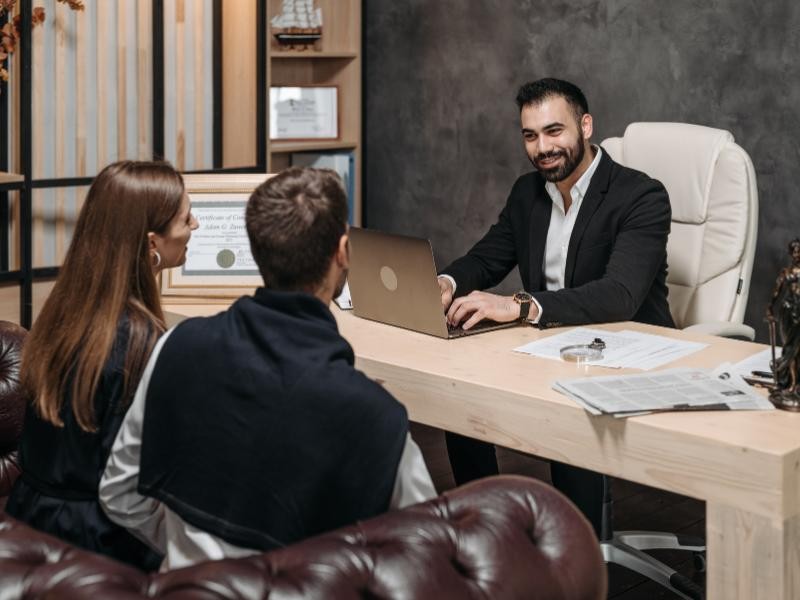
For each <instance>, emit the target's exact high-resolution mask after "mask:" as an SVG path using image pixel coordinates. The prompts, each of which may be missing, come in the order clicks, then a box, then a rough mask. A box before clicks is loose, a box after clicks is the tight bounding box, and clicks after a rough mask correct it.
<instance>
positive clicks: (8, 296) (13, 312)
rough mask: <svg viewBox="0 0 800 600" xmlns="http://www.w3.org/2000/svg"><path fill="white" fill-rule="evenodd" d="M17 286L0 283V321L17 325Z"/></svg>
mask: <svg viewBox="0 0 800 600" xmlns="http://www.w3.org/2000/svg"><path fill="white" fill-rule="evenodd" d="M19 314H20V311H19V286H18V285H0V321H11V322H12V323H16V324H17V325H19Z"/></svg>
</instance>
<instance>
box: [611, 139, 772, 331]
mask: <svg viewBox="0 0 800 600" xmlns="http://www.w3.org/2000/svg"><path fill="white" fill-rule="evenodd" d="M602 145H603V148H605V149H606V150H607V151H608V153H609V154H610V155H611V157H612V158H613V159H614V160H616V161H617V162H619V163H621V164H623V165H625V166H628V167H632V168H634V169H638V170H640V171H644V172H645V173H647V174H648V175H650V176H651V177H654V178H656V179H658V180H659V181H661V183H663V184H664V187H666V188H667V192H668V193H669V199H670V204H671V206H672V232H671V233H670V236H669V242H668V244H667V262H668V264H669V273H668V276H667V284H668V285H669V306H670V310H671V312H672V317H673V319H674V320H675V323H676V325H678V327H687V326H695V328H697V327H696V325H697V324H706V323H708V324H711V323H714V324H716V325H714V327H715V328H710V329H708V328H705V329H703V331H704V332H705V333H714V334H717V335H726V334H729V333H732V334H733V335H739V336H746V337H749V338H750V339H753V333H754V332H753V330H752V328H749V327H746V326H741V325H740V327H738V328H735V327H734V328H732V327H731V326H730V325H728V327H727V328H725V327H723V326H721V325H719V324H720V323H728V324H741V323H742V321H743V319H744V311H745V308H746V305H747V297H748V294H749V291H750V275H751V273H752V270H753V260H754V256H755V244H756V234H757V224H758V191H757V189H756V176H755V170H754V169H753V164H752V162H751V161H750V157H749V156H748V155H747V153H746V152H745V151H744V150H742V148H741V147H739V146H738V145H736V143H734V140H733V136H732V135H731V134H730V132H728V131H724V130H722V129H713V128H711V127H703V126H700V125H689V124H686V123H631V124H630V125H628V127H627V128H626V129H625V134H624V135H623V137H621V138H609V139H606V140H604V141H603V143H602ZM740 282H741V283H740ZM721 327H722V328H721Z"/></svg>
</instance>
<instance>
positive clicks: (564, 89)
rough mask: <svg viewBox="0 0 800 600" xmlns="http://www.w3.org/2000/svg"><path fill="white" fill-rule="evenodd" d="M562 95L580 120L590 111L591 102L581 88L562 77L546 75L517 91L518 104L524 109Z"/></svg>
mask: <svg viewBox="0 0 800 600" xmlns="http://www.w3.org/2000/svg"><path fill="white" fill-rule="evenodd" d="M555 96H561V97H562V98H564V100H566V101H567V104H569V105H570V107H571V108H572V112H573V113H574V114H575V119H576V120H577V121H578V122H580V120H581V117H582V116H583V115H585V114H586V113H588V112H589V103H588V102H586V96H584V95H583V92H582V91H581V90H580V88H579V87H578V86H577V85H575V84H573V83H570V82H569V81H564V80H562V79H553V78H552V77H546V78H544V79H539V80H538V81H531V82H530V83H526V84H525V85H523V86H522V87H521V88H519V91H518V92H517V106H518V107H519V109H520V110H522V109H523V108H524V107H526V106H531V105H534V106H535V105H537V104H540V103H542V102H544V101H545V100H547V99H549V98H553V97H555Z"/></svg>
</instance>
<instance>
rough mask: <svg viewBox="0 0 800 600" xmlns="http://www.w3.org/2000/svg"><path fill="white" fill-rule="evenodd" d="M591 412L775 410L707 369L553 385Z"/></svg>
mask: <svg viewBox="0 0 800 600" xmlns="http://www.w3.org/2000/svg"><path fill="white" fill-rule="evenodd" d="M553 389H555V390H556V391H559V392H561V393H563V394H565V395H567V396H569V397H570V398H572V399H573V400H575V401H576V402H577V403H578V404H580V405H581V406H582V407H583V408H585V409H586V410H587V411H588V412H590V413H591V414H612V415H622V416H631V415H633V414H643V413H647V412H653V411H665V410H772V409H773V408H774V407H773V406H772V404H771V403H770V402H769V400H767V399H766V398H764V397H763V396H761V395H760V394H758V393H757V392H755V391H753V390H751V389H749V388H748V387H747V386H740V385H737V384H736V383H734V382H733V381H730V380H722V379H719V378H717V377H716V376H714V374H713V373H711V372H710V371H707V370H704V369H687V368H683V369H670V370H668V371H661V372H659V373H653V374H642V375H638V374H636V375H611V376H606V377H581V378H577V379H561V380H558V381H556V382H554V384H553Z"/></svg>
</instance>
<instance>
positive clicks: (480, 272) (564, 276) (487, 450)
mask: <svg viewBox="0 0 800 600" xmlns="http://www.w3.org/2000/svg"><path fill="white" fill-rule="evenodd" d="M517 105H518V106H519V109H520V121H521V125H522V138H523V141H524V144H525V151H526V153H527V155H528V158H529V159H530V161H531V162H532V163H533V166H534V167H535V168H536V170H535V171H532V172H530V173H527V174H525V175H523V176H522V177H520V178H519V179H517V181H516V183H515V184H514V187H513V188H512V189H511V193H510V195H509V197H508V201H507V202H506V205H505V207H504V208H503V210H502V212H501V213H500V216H499V218H498V220H497V223H495V224H494V225H492V227H491V228H490V229H489V231H488V232H487V233H486V235H485V236H484V237H483V238H482V239H481V240H480V241H479V242H478V243H477V244H475V246H473V247H472V249H471V250H469V252H467V254H466V256H463V257H462V258H459V259H458V260H456V261H455V262H453V263H452V264H451V265H449V266H448V267H447V268H445V269H444V270H443V271H442V273H441V275H440V276H439V285H440V287H441V291H442V305H443V306H444V309H445V310H446V311H447V318H448V320H449V321H450V322H451V323H452V324H462V326H463V327H464V328H470V327H472V326H473V325H474V324H475V323H477V322H478V321H480V320H482V319H487V318H488V319H492V320H495V321H501V322H508V321H514V320H520V321H526V322H529V323H531V324H534V325H538V326H539V327H559V326H562V325H581V324H587V323H605V322H609V321H625V320H633V321H640V322H643V323H650V324H653V325H662V326H667V327H672V326H673V321H672V317H671V316H670V312H669V306H668V304H667V285H666V275H667V260H666V258H667V251H666V247H667V237H668V235H669V230H670V216H671V213H670V206H669V198H668V197H667V192H666V190H665V189H664V186H662V185H661V183H659V182H658V181H656V180H654V179H651V178H650V177H648V176H647V175H645V174H644V173H641V172H638V171H634V170H633V169H628V168H626V167H623V166H621V165H619V164H617V163H615V162H614V161H613V160H611V158H610V157H609V156H608V154H607V153H606V152H604V151H603V150H602V148H600V147H599V146H594V145H592V144H590V143H589V139H590V138H591V135H592V125H593V124H592V116H591V115H590V114H589V107H588V104H587V102H586V98H585V96H584V95H583V93H582V92H581V90H580V89H579V88H578V87H577V86H575V85H573V84H571V83H569V82H566V81H561V80H558V79H540V80H539V81H534V82H532V83H527V84H525V85H523V86H522V87H521V88H520V90H519V92H518V94H517ZM514 267H519V271H520V276H521V279H522V284H523V287H524V290H521V291H519V292H517V293H516V294H514V295H513V296H501V295H497V294H491V293H488V292H484V291H482V290H484V289H486V288H490V287H493V286H495V285H497V284H499V283H500V282H501V281H502V280H503V278H505V276H506V275H507V274H508V273H509V272H510V271H511V270H512V269H513V268H514ZM454 298H455V300H454ZM447 447H448V452H449V454H450V462H451V465H452V467H453V473H454V476H455V479H456V482H457V483H458V484H461V483H464V482H466V481H469V480H471V479H476V478H478V477H484V476H488V475H491V474H494V473H497V460H496V458H495V454H494V447H493V446H491V445H490V444H486V443H484V442H478V441H476V440H471V439H469V438H464V437H462V436H458V435H456V434H449V433H448V435H447ZM551 473H552V478H553V483H554V484H555V485H556V487H558V488H559V489H561V491H563V492H565V493H566V494H567V495H568V496H569V497H570V498H571V499H572V500H573V502H575V504H577V505H578V507H579V508H581V509H582V510H583V511H584V513H585V514H586V515H587V517H589V519H590V521H592V524H593V525H594V526H595V529H596V530H597V531H598V533H599V528H600V517H601V506H602V494H603V492H602V479H601V477H600V476H599V475H597V474H595V473H591V472H589V471H584V470H582V469H577V468H574V467H569V466H567V465H562V464H558V463H553V464H552V465H551Z"/></svg>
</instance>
